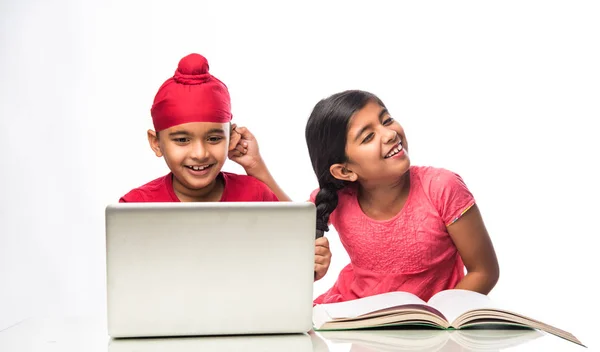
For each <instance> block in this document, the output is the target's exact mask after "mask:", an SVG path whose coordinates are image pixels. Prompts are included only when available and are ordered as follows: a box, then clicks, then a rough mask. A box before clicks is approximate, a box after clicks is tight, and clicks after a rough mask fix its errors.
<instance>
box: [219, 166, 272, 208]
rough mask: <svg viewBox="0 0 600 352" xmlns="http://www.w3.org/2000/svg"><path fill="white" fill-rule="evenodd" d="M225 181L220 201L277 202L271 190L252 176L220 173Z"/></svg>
mask: <svg viewBox="0 0 600 352" xmlns="http://www.w3.org/2000/svg"><path fill="white" fill-rule="evenodd" d="M221 174H222V175H223V179H224V180H225V191H224V193H225V194H224V195H223V197H222V199H221V201H224V202H232V201H238V202H251V201H278V199H277V197H276V196H275V194H273V192H272V191H271V189H269V187H268V186H267V185H265V184H264V183H263V182H261V181H260V180H258V179H257V178H255V177H253V176H248V175H239V174H234V173H231V172H225V171H221Z"/></svg>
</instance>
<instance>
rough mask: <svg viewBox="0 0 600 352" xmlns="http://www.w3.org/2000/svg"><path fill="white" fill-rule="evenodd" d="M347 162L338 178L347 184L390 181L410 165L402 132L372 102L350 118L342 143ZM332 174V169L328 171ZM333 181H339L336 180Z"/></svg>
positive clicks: (397, 124)
mask: <svg viewBox="0 0 600 352" xmlns="http://www.w3.org/2000/svg"><path fill="white" fill-rule="evenodd" d="M346 156H347V157H348V162H346V163H344V166H343V168H342V169H338V174H339V175H344V172H345V173H346V175H350V176H351V178H350V179H348V180H350V181H359V182H362V183H364V182H369V183H371V182H373V181H375V182H380V181H388V180H389V181H394V180H396V179H397V178H398V177H400V176H402V175H404V174H405V173H406V172H407V171H408V168H409V166H410V159H409V157H408V144H407V142H406V136H405V134H404V129H403V128H402V126H400V124H399V123H398V122H397V121H395V120H394V119H393V118H392V117H391V116H390V114H389V112H388V111H387V109H386V108H384V107H382V106H381V105H379V104H377V103H376V102H369V103H367V105H365V107H363V108H362V109H360V110H359V111H357V112H356V113H355V114H354V116H352V118H351V119H350V123H349V126H348V135H347V142H346ZM331 171H332V173H333V174H334V176H336V175H335V171H334V170H333V166H332V169H331ZM336 178H340V177H337V176H336Z"/></svg>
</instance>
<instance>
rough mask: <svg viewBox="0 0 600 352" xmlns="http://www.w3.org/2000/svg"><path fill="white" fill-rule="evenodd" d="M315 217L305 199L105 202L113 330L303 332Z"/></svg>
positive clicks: (121, 333)
mask: <svg viewBox="0 0 600 352" xmlns="http://www.w3.org/2000/svg"><path fill="white" fill-rule="evenodd" d="M315 218H316V212H315V207H314V205H313V204H312V203H309V202H302V203H300V202H264V203H262V202H248V203H121V204H114V205H109V206H108V207H107V208H106V264H107V299H108V302H107V303H108V333H109V335H110V336H111V337H114V338H117V337H150V336H197V335H238V334H279V333H304V332H307V331H309V330H310V329H311V328H312V294H313V270H314V241H315Z"/></svg>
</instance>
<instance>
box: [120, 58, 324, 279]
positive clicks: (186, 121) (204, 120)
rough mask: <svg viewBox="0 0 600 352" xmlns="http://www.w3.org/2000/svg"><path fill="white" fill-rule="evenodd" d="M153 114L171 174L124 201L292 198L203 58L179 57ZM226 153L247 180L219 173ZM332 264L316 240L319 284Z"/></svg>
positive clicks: (152, 136) (155, 135) (157, 147)
mask: <svg viewBox="0 0 600 352" xmlns="http://www.w3.org/2000/svg"><path fill="white" fill-rule="evenodd" d="M151 115H152V122H153V124H154V130H148V141H149V143H150V147H151V148H152V150H153V151H154V153H155V154H156V156H157V157H163V158H164V159H165V162H166V163H167V166H168V167H169V169H170V170H171V172H170V173H169V174H168V175H166V176H163V177H160V178H158V179H156V180H154V181H151V182H149V183H147V184H145V185H143V186H141V187H138V188H135V189H133V190H131V191H130V192H129V193H127V194H126V195H124V196H123V197H121V199H120V202H252V201H278V200H281V201H289V200H290V199H289V198H288V197H287V195H285V193H284V192H283V191H282V190H281V189H280V188H279V186H278V185H277V183H276V182H275V180H274V179H273V177H272V176H271V175H270V173H269V171H268V169H267V167H266V165H265V163H264V162H263V161H262V158H261V157H260V154H259V153H258V145H257V143H256V140H255V139H254V137H253V136H252V134H251V133H250V132H249V131H248V130H247V129H245V128H240V129H239V130H237V131H236V126H235V125H231V118H232V115H231V103H230V97H229V92H228V90H227V87H226V86H225V84H223V83H222V82H221V81H220V80H218V79H217V78H216V77H214V76H212V75H211V74H210V73H209V66H208V62H207V60H206V59H205V58H204V57H203V56H201V55H199V54H190V55H188V56H186V57H184V58H183V59H181V61H180V62H179V65H178V68H177V70H176V71H175V75H174V76H173V77H172V78H169V79H167V80H166V81H165V82H164V83H163V85H162V86H161V87H160V89H159V90H158V93H157V94H156V97H155V98H154V104H153V105H152V109H151ZM228 153H229V155H230V157H231V159H232V160H234V161H236V162H238V163H239V164H240V165H242V166H243V167H244V169H245V170H246V172H247V173H248V176H246V175H236V174H233V173H228V172H223V171H221V168H222V167H223V164H224V163H225V160H226V159H227V155H228ZM253 176H255V177H253ZM261 181H262V182H261ZM263 182H264V183H263ZM272 190H273V191H274V192H275V193H274V192H273V191H272ZM330 261H331V252H330V250H329V243H328V241H327V239H326V238H324V237H322V238H319V239H317V241H316V242H315V280H319V279H320V278H322V277H323V276H324V275H325V273H326V272H327V269H328V268H329V264H330Z"/></svg>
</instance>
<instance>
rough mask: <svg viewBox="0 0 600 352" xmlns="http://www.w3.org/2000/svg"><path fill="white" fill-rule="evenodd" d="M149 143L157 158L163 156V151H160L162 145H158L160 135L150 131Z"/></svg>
mask: <svg viewBox="0 0 600 352" xmlns="http://www.w3.org/2000/svg"><path fill="white" fill-rule="evenodd" d="M148 143H150V148H152V151H153V152H154V154H155V155H156V156H157V157H159V158H160V157H161V156H163V153H162V150H160V144H159V143H158V133H157V132H154V131H153V130H148Z"/></svg>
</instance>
